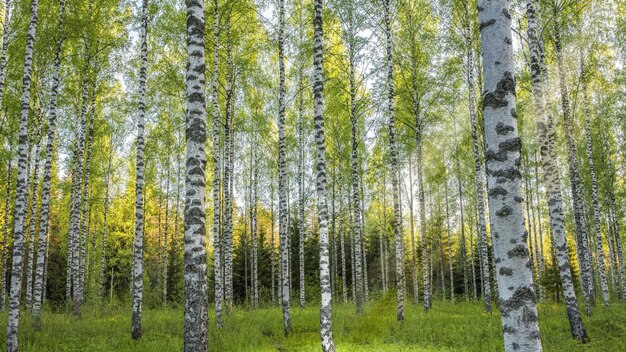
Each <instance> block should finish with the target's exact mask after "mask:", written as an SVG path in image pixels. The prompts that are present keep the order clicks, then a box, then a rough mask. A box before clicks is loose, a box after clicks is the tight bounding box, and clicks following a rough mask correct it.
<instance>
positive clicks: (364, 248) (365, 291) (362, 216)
mask: <svg viewBox="0 0 626 352" xmlns="http://www.w3.org/2000/svg"><path fill="white" fill-rule="evenodd" d="M363 173H364V172H363ZM359 181H360V182H359V184H360V186H361V209H360V219H361V229H362V236H361V237H362V241H361V245H362V246H361V249H362V251H363V254H362V258H363V294H364V298H365V302H366V303H367V302H368V301H369V295H370V293H369V285H368V278H367V237H366V236H365V189H364V187H363V177H362V176H361V177H360V180H359Z"/></svg>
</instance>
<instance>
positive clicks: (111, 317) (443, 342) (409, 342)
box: [0, 295, 626, 352]
mask: <svg viewBox="0 0 626 352" xmlns="http://www.w3.org/2000/svg"><path fill="white" fill-rule="evenodd" d="M394 298H395V297H393V296H392V295H387V296H386V297H384V298H382V299H379V300H377V301H375V302H371V303H369V304H368V305H367V306H366V309H365V313H364V315H363V316H357V315H356V313H355V308H354V306H353V305H335V306H334V307H333V331H334V336H335V342H336V345H337V348H338V350H339V351H502V350H503V348H502V340H501V339H502V337H501V332H500V329H501V327H500V317H499V315H498V314H497V312H494V314H493V315H489V314H486V313H484V312H483V306H482V304H481V303H480V302H473V303H467V302H457V303H456V304H454V303H451V302H443V301H435V302H433V309H432V310H431V312H429V313H428V314H424V312H423V310H422V308H421V306H418V305H415V304H408V305H407V307H406V308H407V309H406V314H405V317H406V319H405V321H404V323H403V324H399V323H397V322H396V320H395V316H396V309H395V302H394ZM294 303H295V302H294ZM539 310H540V312H539V314H540V325H541V337H542V341H543V346H544V350H545V351H567V352H575V351H626V304H625V303H618V302H613V304H612V306H611V307H610V309H604V308H603V307H601V306H596V307H595V309H594V314H593V315H592V316H591V317H585V318H584V322H585V325H586V327H587V331H588V333H589V335H590V336H591V343H589V344H588V345H581V344H578V343H576V342H574V341H573V340H572V339H571V338H570V333H569V327H568V323H567V320H566V318H565V308H564V306H563V305H556V304H542V305H540V307H539ZM291 314H292V319H293V327H294V333H293V335H291V336H290V337H289V338H285V337H284V336H283V333H282V321H281V311H280V309H279V308H278V307H276V308H262V309H258V310H246V309H243V308H237V309H235V310H234V311H233V313H232V315H231V316H230V317H228V318H226V319H225V327H224V328H223V329H222V330H220V331H217V329H216V327H215V319H214V316H213V315H211V317H210V337H209V339H210V340H209V346H210V350H211V351H319V339H320V337H319V331H318V328H319V323H318V322H319V315H318V314H319V311H318V308H317V306H314V305H311V306H308V307H307V308H305V309H301V308H299V307H297V306H292V309H291ZM0 323H1V324H2V326H3V328H2V329H0V338H2V341H4V339H5V337H6V329H5V328H4V326H6V313H3V314H2V315H1V316H0ZM42 323H43V327H44V329H43V331H40V332H36V331H34V330H33V329H32V327H31V319H30V317H29V314H28V313H26V312H23V313H22V319H21V320H20V350H22V351H31V352H38V351H55V352H62V351H107V352H109V351H134V352H139V351H158V352H166V351H177V352H178V351H180V350H181V348H182V334H183V312H182V308H179V309H161V310H153V309H145V308H144V311H143V338H142V339H141V340H140V341H133V340H132V339H131V338H130V307H120V306H104V307H102V308H95V307H84V310H83V317H82V319H81V320H80V321H76V319H75V318H74V317H73V316H72V315H71V314H60V313H52V312H49V311H46V312H44V314H43V316H42Z"/></svg>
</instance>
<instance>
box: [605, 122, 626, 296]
mask: <svg viewBox="0 0 626 352" xmlns="http://www.w3.org/2000/svg"><path fill="white" fill-rule="evenodd" d="M607 130H608V128H607ZM604 132H605V133H604V136H603V139H604V149H605V152H606V172H607V176H608V180H609V190H608V202H609V215H610V217H611V221H610V225H609V226H611V227H612V229H613V236H614V237H615V251H616V252H617V265H618V267H619V270H618V271H619V282H620V287H621V289H622V297H621V298H622V299H625V298H626V292H625V291H626V281H625V279H624V257H623V252H622V240H621V238H620V232H619V221H618V215H617V214H618V213H617V205H616V202H615V192H614V190H613V189H614V185H615V180H614V176H613V175H614V171H613V165H612V162H611V149H610V148H609V141H608V136H607V133H606V130H605V131H604Z"/></svg>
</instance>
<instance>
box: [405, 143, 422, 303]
mask: <svg viewBox="0 0 626 352" xmlns="http://www.w3.org/2000/svg"><path fill="white" fill-rule="evenodd" d="M411 159H412V158H411V153H409V197H408V198H409V226H410V229H411V263H412V264H411V268H412V269H413V270H412V271H413V295H414V299H415V303H417V302H419V284H418V281H417V254H416V252H417V247H416V245H415V217H414V215H413V214H414V213H413V194H414V193H413V171H412V169H413V163H412V162H411ZM420 231H421V230H420ZM424 294H426V291H424Z"/></svg>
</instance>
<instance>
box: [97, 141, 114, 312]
mask: <svg viewBox="0 0 626 352" xmlns="http://www.w3.org/2000/svg"><path fill="white" fill-rule="evenodd" d="M110 141H111V142H110V143H111V145H110V146H109V161H108V163H107V174H106V180H105V181H104V183H105V189H104V214H103V223H102V252H101V253H100V279H99V280H98V282H99V288H98V299H99V301H100V303H102V297H103V296H104V269H105V266H106V253H107V230H108V224H107V219H108V214H109V191H110V184H111V163H112V161H113V133H111V138H110Z"/></svg>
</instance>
